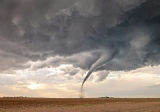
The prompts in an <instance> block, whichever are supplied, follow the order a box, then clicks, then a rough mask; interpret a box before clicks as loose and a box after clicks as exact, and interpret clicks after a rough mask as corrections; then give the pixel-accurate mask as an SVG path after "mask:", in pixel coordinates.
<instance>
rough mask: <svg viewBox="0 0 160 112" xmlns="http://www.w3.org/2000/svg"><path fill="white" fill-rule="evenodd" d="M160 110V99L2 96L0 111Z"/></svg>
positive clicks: (118, 111)
mask: <svg viewBox="0 0 160 112" xmlns="http://www.w3.org/2000/svg"><path fill="white" fill-rule="evenodd" d="M28 111H29V112H35V111H36V112H160V99H158V98H155V99H153V98H152V99H149V98H148V99H147V98H146V99H145V98H139V99H138V98H136V99H135V98H133V99H127V98H126V99H125V98H83V99H80V98H77V99H76V98H75V99H69V98H65V99H64V98H62V99H60V98H53V99H52V98H21V99H20V98H0V112H28Z"/></svg>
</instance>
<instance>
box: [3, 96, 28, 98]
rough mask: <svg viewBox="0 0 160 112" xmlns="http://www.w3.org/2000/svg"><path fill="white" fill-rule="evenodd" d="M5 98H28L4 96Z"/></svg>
mask: <svg viewBox="0 0 160 112" xmlns="http://www.w3.org/2000/svg"><path fill="white" fill-rule="evenodd" d="M3 98H27V97H26V96H25V97H24V96H4V97H3Z"/></svg>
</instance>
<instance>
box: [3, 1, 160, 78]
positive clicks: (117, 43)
mask: <svg viewBox="0 0 160 112" xmlns="http://www.w3.org/2000/svg"><path fill="white" fill-rule="evenodd" d="M159 36H160V1H159V0H0V62H1V63H0V71H1V72H5V71H10V70H16V69H26V68H31V69H35V70H36V69H38V68H43V67H48V66H59V65H60V64H72V65H73V66H75V67H79V68H81V69H85V70H88V69H89V68H90V67H91V66H92V65H93V64H94V63H95V62H96V61H97V60H98V59H101V58H103V56H104V55H103V54H105V53H106V54H107V55H112V54H114V55H112V58H111V59H110V61H109V62H107V63H106V62H105V61H106V60H105V59H102V60H104V62H103V63H102V64H103V65H104V66H102V67H100V68H99V69H98V70H109V71H119V70H121V71H128V70H133V69H136V68H140V67H143V66H154V65H159V64H160V58H159V57H160V52H159V51H160V37H159ZM108 51H110V52H108ZM74 72H77V71H73V72H72V71H71V75H74Z"/></svg>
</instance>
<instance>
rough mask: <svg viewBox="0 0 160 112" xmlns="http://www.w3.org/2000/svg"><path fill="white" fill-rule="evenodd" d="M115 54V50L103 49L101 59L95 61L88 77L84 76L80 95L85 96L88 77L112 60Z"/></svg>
mask: <svg viewBox="0 0 160 112" xmlns="http://www.w3.org/2000/svg"><path fill="white" fill-rule="evenodd" d="M114 56H115V51H102V53H101V56H100V58H99V59H97V60H96V61H95V63H94V64H93V65H92V66H91V68H90V69H89V72H88V73H87V75H86V77H85V78H84V80H83V82H82V85H81V95H80V97H81V98H83V94H84V90H83V85H84V83H85V82H86V80H87V79H88V77H89V76H90V75H91V74H92V73H93V72H94V71H95V70H97V69H98V68H100V67H102V66H104V65H106V64H107V62H109V61H111V60H112V59H113V58H114Z"/></svg>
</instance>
